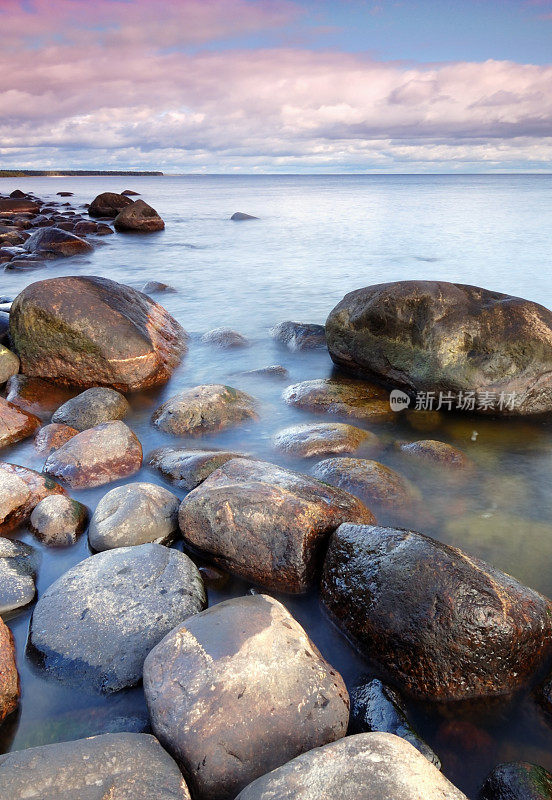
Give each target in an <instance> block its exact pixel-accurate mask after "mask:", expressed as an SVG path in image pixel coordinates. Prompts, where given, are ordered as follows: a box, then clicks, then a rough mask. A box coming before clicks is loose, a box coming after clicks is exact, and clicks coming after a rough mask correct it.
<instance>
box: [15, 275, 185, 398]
mask: <svg viewBox="0 0 552 800" xmlns="http://www.w3.org/2000/svg"><path fill="white" fill-rule="evenodd" d="M10 334H11V337H12V339H13V342H14V349H15V351H16V352H17V354H18V355H19V358H20V360H21V371H22V372H23V373H25V375H29V376H31V377H36V378H47V379H48V378H49V379H52V380H54V381H57V382H60V383H66V384H74V385H76V386H82V387H88V386H94V385H104V386H111V387H112V388H113V389H117V390H119V391H121V392H130V391H137V390H140V389H148V388H151V387H152V386H159V385H160V384H163V383H165V382H166V381H167V380H168V379H169V377H170V376H171V374H172V372H173V370H174V368H175V367H176V366H177V365H178V364H179V363H180V361H181V359H182V356H183V355H184V353H185V351H186V334H185V331H184V330H183V329H182V328H181V326H180V325H179V324H178V322H176V320H174V319H173V318H172V317H171V316H170V314H168V313H167V312H166V311H165V309H164V308H162V307H161V306H160V305H158V304H157V303H154V302H153V300H151V299H150V298H149V297H147V296H146V295H145V294H141V293H140V292H137V291H136V290H135V289H131V288H130V287H129V286H123V285H122V284H120V283H115V281H110V280H107V279H106V278H97V277H64V278H51V279H49V280H45V281H38V282H37V283H33V284H30V285H29V286H27V287H26V288H25V289H24V290H23V291H22V292H21V294H20V295H18V297H16V299H15V301H14V303H13V305H12V309H11V314H10Z"/></svg>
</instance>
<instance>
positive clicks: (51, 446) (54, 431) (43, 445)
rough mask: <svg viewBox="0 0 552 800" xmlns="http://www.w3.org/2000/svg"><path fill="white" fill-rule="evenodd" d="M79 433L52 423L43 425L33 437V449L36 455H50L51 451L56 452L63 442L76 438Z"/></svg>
mask: <svg viewBox="0 0 552 800" xmlns="http://www.w3.org/2000/svg"><path fill="white" fill-rule="evenodd" d="M77 433H79V431H78V430H77V429H76V428H71V427H70V426H69V425H61V424H60V423H58V422H52V423H51V425H45V426H44V427H43V428H41V429H40V430H39V431H38V433H37V434H36V436H35V449H36V451H37V453H41V454H44V455H46V456H48V455H50V453H51V452H52V451H53V450H58V449H59V448H60V447H61V446H62V445H63V444H65V442H68V441H69V439H72V438H73V436H76V435H77Z"/></svg>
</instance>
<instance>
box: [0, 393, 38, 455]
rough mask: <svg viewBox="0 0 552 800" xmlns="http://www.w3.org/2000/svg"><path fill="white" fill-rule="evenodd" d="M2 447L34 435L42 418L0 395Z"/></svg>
mask: <svg viewBox="0 0 552 800" xmlns="http://www.w3.org/2000/svg"><path fill="white" fill-rule="evenodd" d="M0 423H1V427H0V447H7V446H8V445H10V444H14V443H15V442H20V441H22V440H23V439H26V438H27V437H28V436H32V435H33V433H35V431H37V430H38V428H40V420H39V419H37V417H33V416H32V415H31V414H27V412H26V411H23V410H22V409H20V408H18V407H17V406H14V405H12V404H11V403H8V401H7V400H4V398H3V397H0Z"/></svg>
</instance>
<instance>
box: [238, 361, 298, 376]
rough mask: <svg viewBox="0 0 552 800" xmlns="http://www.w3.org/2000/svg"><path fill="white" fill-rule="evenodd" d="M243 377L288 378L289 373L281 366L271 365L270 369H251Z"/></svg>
mask: <svg viewBox="0 0 552 800" xmlns="http://www.w3.org/2000/svg"><path fill="white" fill-rule="evenodd" d="M242 375H266V376H267V377H268V378H287V377H288V375H289V372H288V371H287V369H286V368H285V367H283V366H282V365H281V364H271V365H270V366H269V367H261V368H260V369H250V370H248V371H247V372H243V373H242Z"/></svg>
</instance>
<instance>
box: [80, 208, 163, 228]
mask: <svg viewBox="0 0 552 800" xmlns="http://www.w3.org/2000/svg"><path fill="white" fill-rule="evenodd" d="M89 213H90V212H89ZM113 225H114V226H115V230H117V231H122V232H130V231H138V232H140V233H152V232H153V231H162V230H163V228H164V227H165V223H164V222H163V220H162V219H161V217H160V216H159V214H158V213H157V211H156V210H155V209H154V208H152V207H151V206H148V204H147V203H144V201H143V200H136V201H135V202H134V203H132V204H131V205H128V206H126V208H123V209H122V210H121V211H119V213H118V214H117V216H116V217H115V221H114V222H113Z"/></svg>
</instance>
